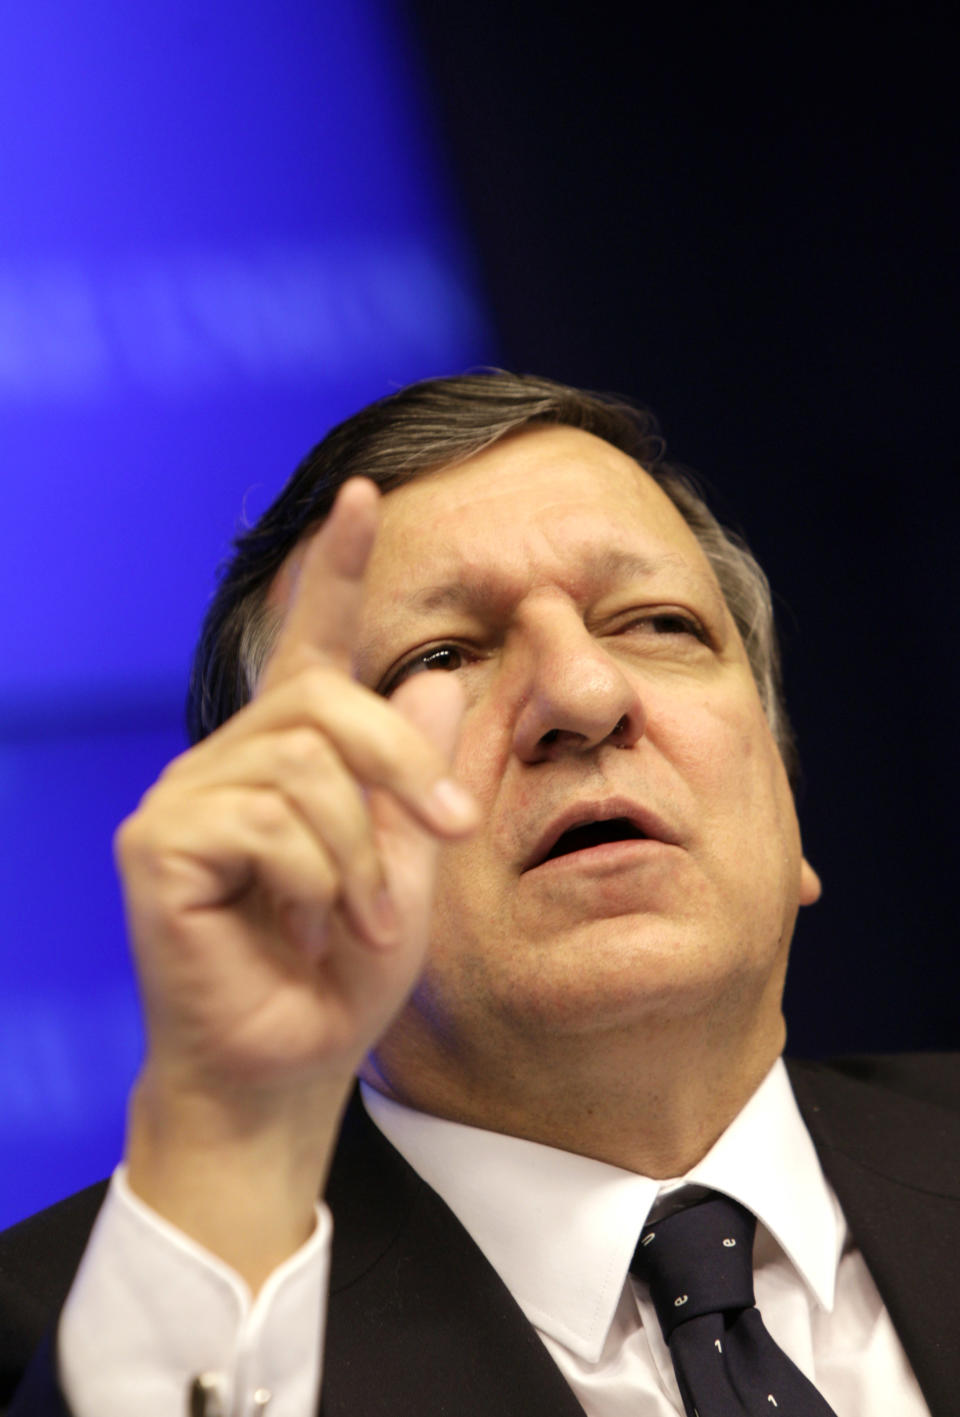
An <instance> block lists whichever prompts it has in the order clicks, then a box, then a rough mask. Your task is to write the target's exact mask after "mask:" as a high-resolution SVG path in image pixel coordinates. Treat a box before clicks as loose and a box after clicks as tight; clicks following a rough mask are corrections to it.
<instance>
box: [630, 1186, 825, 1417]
mask: <svg viewBox="0 0 960 1417" xmlns="http://www.w3.org/2000/svg"><path fill="white" fill-rule="evenodd" d="M756 1224H757V1222H756V1217H755V1216H753V1215H751V1213H750V1211H749V1210H745V1209H744V1207H743V1206H742V1205H738V1204H737V1202H736V1201H732V1200H728V1199H727V1197H726V1196H721V1195H717V1194H716V1193H714V1194H713V1195H711V1196H710V1197H709V1199H707V1200H705V1201H702V1202H701V1203H700V1204H698V1205H692V1206H688V1207H687V1209H685V1210H680V1211H677V1212H676V1213H675V1214H673V1215H669V1216H666V1217H665V1218H664V1219H663V1220H658V1221H656V1222H655V1223H653V1224H651V1225H648V1226H647V1228H646V1229H645V1230H644V1232H643V1234H642V1235H641V1236H640V1241H639V1244H638V1245H637V1248H636V1252H635V1254H634V1257H633V1263H632V1265H631V1266H630V1268H631V1271H632V1272H633V1273H634V1274H635V1275H637V1276H638V1278H641V1279H644V1280H646V1282H647V1283H648V1284H649V1286H650V1297H651V1299H652V1300H653V1304H654V1308H655V1309H656V1311H657V1318H658V1319H659V1320H660V1327H661V1328H662V1329H663V1336H664V1338H665V1339H666V1341H667V1344H668V1345H669V1348H670V1356H671V1358H672V1359H673V1367H674V1371H675V1372H676V1375H677V1383H678V1385H679V1388H680V1395H681V1397H682V1398H683V1406H684V1411H685V1412H686V1414H687V1417H836V1413H835V1412H834V1410H833V1408H832V1407H831V1406H830V1405H829V1403H828V1402H826V1401H825V1400H824V1398H822V1397H821V1396H820V1394H819V1393H818V1392H817V1390H816V1388H815V1387H814V1386H813V1384H812V1383H810V1382H809V1381H808V1379H807V1378H805V1377H804V1375H803V1373H801V1371H800V1369H799V1368H798V1367H797V1366H796V1365H795V1364H794V1363H792V1362H791V1360H790V1359H789V1358H788V1357H787V1355H786V1353H784V1351H783V1349H782V1348H780V1347H779V1346H778V1345H777V1344H776V1343H774V1341H773V1339H772V1338H771V1337H770V1335H769V1333H768V1332H767V1330H766V1328H765V1327H764V1324H763V1320H762V1319H761V1317H760V1311H759V1309H758V1308H757V1307H756V1304H755V1301H754V1297H753V1235H754V1230H755V1229H756Z"/></svg>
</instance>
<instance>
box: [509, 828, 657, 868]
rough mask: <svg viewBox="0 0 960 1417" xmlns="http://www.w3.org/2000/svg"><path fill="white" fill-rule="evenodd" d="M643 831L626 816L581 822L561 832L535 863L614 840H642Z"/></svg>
mask: <svg viewBox="0 0 960 1417" xmlns="http://www.w3.org/2000/svg"><path fill="white" fill-rule="evenodd" d="M643 840H645V833H644V832H642V831H641V830H640V828H639V827H638V826H637V825H636V824H635V823H634V822H631V821H630V819H629V818H628V817H611V818H609V820H607V821H603V822H583V823H582V824H581V825H580V826H576V827H569V828H568V829H567V831H565V832H562V833H561V835H560V836H559V837H557V840H556V841H555V842H554V843H553V845H552V846H551V847H550V849H549V851H547V853H546V854H545V855H544V856H543V857H542V858H541V860H540V861H538V862H537V863H536V864H537V865H538V866H542V865H543V863H544V862H545V861H553V860H555V859H556V857H558V856H569V855H570V854H571V853H572V852H574V851H589V850H590V848H591V847H592V846H605V845H606V844H607V843H608V842H614V841H643Z"/></svg>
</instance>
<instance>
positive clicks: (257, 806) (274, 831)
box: [243, 792, 290, 839]
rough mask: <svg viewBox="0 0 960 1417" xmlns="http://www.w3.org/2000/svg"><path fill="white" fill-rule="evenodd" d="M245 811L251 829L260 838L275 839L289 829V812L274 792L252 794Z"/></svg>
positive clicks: (245, 804) (246, 803)
mask: <svg viewBox="0 0 960 1417" xmlns="http://www.w3.org/2000/svg"><path fill="white" fill-rule="evenodd" d="M243 810H244V814H245V816H246V820H247V823H248V824H249V827H250V829H251V830H252V831H254V832H256V834H257V835H258V836H262V837H266V838H268V839H275V838H276V837H279V836H281V835H283V834H284V833H285V832H286V830H287V828H288V827H289V824H290V813H289V810H288V809H287V807H286V805H285V803H284V802H283V799H282V798H281V797H279V796H277V794H276V793H274V792H253V793H250V794H249V796H248V799H247V801H246V802H245V803H244V808H243Z"/></svg>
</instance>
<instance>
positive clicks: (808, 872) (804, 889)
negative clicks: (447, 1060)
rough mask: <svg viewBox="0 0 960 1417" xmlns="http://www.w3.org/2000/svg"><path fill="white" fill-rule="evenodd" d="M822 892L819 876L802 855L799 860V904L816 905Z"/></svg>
mask: <svg viewBox="0 0 960 1417" xmlns="http://www.w3.org/2000/svg"><path fill="white" fill-rule="evenodd" d="M822 892H823V886H822V885H821V884H820V877H819V876H818V875H817V873H816V871H815V870H814V869H813V867H812V866H811V865H810V862H809V861H808V860H807V858H806V857H805V856H804V858H803V860H802V861H801V862H800V904H801V905H816V903H817V901H818V900H819V899H820V896H821V894H822Z"/></svg>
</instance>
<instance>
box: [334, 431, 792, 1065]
mask: <svg viewBox="0 0 960 1417" xmlns="http://www.w3.org/2000/svg"><path fill="white" fill-rule="evenodd" d="M357 663H358V671H359V674H360V677H361V679H362V680H363V681H364V682H366V683H368V684H370V685H371V686H372V687H378V688H380V689H382V690H385V691H387V692H389V691H390V690H391V689H393V688H395V687H396V686H397V684H399V683H400V682H402V680H403V678H404V677H406V676H408V675H409V674H412V673H416V672H420V671H421V670H423V669H430V668H437V669H445V670H447V671H448V672H450V673H454V674H456V675H457V677H458V679H459V680H460V682H461V683H462V686H463V691H464V695H465V699H466V712H465V716H464V720H463V727H462V731H461V736H460V741H459V746H458V750H457V755H456V761H455V770H456V774H457V776H458V777H459V778H460V779H461V780H462V781H463V782H465V783H466V784H467V785H468V786H469V787H470V788H471V789H472V791H473V793H474V794H475V796H476V798H477V799H478V801H479V803H480V805H481V808H482V814H483V816H482V822H481V825H480V827H479V830H478V831H477V833H476V834H475V835H474V836H473V837H472V838H471V839H469V840H468V841H465V842H462V843H458V844H453V845H446V846H444V847H443V848H442V849H441V853H440V862H439V872H438V880H437V889H436V898H435V906H434V917H433V935H432V942H431V950H430V955H429V960H428V964H427V968H426V971H425V974H424V976H423V979H422V981H421V983H420V984H419V986H418V988H417V990H416V991H415V993H414V995H413V997H412V999H411V1000H410V1002H409V1003H408V1005H407V1006H406V1008H405V1010H404V1012H403V1013H402V1014H401V1016H400V1019H399V1020H398V1023H397V1024H396V1025H395V1026H394V1029H393V1030H392V1032H391V1033H390V1034H388V1035H387V1039H386V1040H385V1042H384V1044H383V1046H382V1049H381V1054H382V1059H383V1062H384V1066H385V1067H386V1068H387V1070H388V1071H392V1072H393V1073H394V1075H395V1076H399V1077H401V1078H402V1075H403V1072H404V1069H405V1068H406V1067H407V1066H408V1065H409V1066H410V1067H413V1066H415V1060H417V1059H422V1058H423V1057H424V1056H429V1055H430V1054H431V1052H433V1054H434V1055H443V1056H446V1057H447V1059H448V1061H449V1060H452V1059H454V1058H456V1059H458V1062H457V1063H456V1064H455V1066H460V1065H462V1066H464V1067H465V1068H466V1069H467V1070H468V1071H470V1070H471V1069H472V1070H474V1071H475V1072H477V1073H478V1074H479V1072H480V1071H482V1068H483V1066H484V1056H485V1052H487V1051H489V1050H490V1049H492V1048H502V1047H503V1046H504V1045H505V1043H507V1042H509V1040H510V1039H511V1038H516V1039H519V1038H521V1037H523V1038H526V1039H527V1040H530V1039H536V1038H538V1037H540V1038H544V1039H546V1038H548V1037H550V1038H552V1039H556V1038H557V1037H559V1036H561V1035H569V1036H573V1035H577V1034H579V1035H581V1036H582V1035H583V1034H584V1033H588V1034H592V1035H594V1036H596V1035H597V1033H598V1032H602V1031H603V1030H609V1029H621V1030H622V1029H623V1028H625V1027H627V1028H635V1027H637V1026H643V1024H644V1021H645V1020H646V1021H647V1022H648V1023H651V1024H652V1023H653V1022H654V1021H656V1020H657V1019H659V1020H660V1021H662V1020H663V1019H665V1018H669V1017H670V1016H671V1015H674V1016H676V1015H678V1014H681V1013H685V1014H688V1015H689V1014H695V1013H697V1012H698V1011H704V1010H705V1009H707V1008H708V1007H709V1005H710V1001H711V1000H715V999H718V998H723V999H729V1000H731V1001H738V1006H740V1007H743V1008H746V1009H748V1010H750V1009H752V1010H759V1011H766V1012H767V1013H769V1014H770V1015H771V1019H772V1018H774V1017H775V1019H776V1020H777V1022H779V997H780V990H781V987H782V976H783V971H784V968H785V963H786V953H787V947H788V944H789V940H790V936H791V933H792V929H793V924H794V919H795V916H796V911H797V906H798V904H800V903H804V902H806V901H808V900H812V899H815V898H816V893H817V884H816V878H815V877H814V875H813V873H812V872H811V871H810V869H809V867H807V866H806V865H805V863H804V862H803V860H802V855H801V848H800V838H799V831H798V827H797V820H796V816H795V812H794V806H793V799H792V796H791V793H790V790H789V787H788V784H787V781H786V778H785V774H784V770H783V765H782V763H781V759H780V756H779V753H778V751H777V749H776V746H775V744H774V742H773V740H772V737H771V734H770V731H769V728H768V725H767V721H766V719H765V717H764V714H763V710H762V708H761V705H760V701H759V698H758V694H757V690H756V686H755V684H754V680H753V677H752V675H751V672H750V668H749V665H748V662H747V657H746V653H745V651H744V648H743V644H742V642H741V640H740V637H739V635H738V633H737V631H736V628H735V626H734V623H733V621H732V619H731V616H730V613H729V611H728V610H727V608H726V606H725V603H724V601H723V597H722V595H721V593H720V591H719V588H718V586H717V583H716V580H715V577H714V575H713V572H712V571H711V569H710V567H709V564H708V562H707V561H706V559H705V557H704V555H703V553H702V551H701V550H700V547H699V546H698V544H697V542H696V540H695V538H694V536H693V534H692V533H691V531H690V530H689V528H688V527H687V525H686V524H685V522H684V521H683V519H682V518H681V516H680V514H679V513H678V512H677V510H676V509H675V508H674V506H673V505H672V504H671V502H670V501H669V499H668V498H667V497H666V496H665V495H664V494H663V493H662V492H661V491H660V489H659V488H658V487H657V486H656V484H655V483H654V482H653V480H652V479H651V478H650V477H649V476H648V475H647V474H646V473H644V472H643V471H642V470H640V469H639V468H638V467H637V465H636V463H634V462H633V461H632V460H631V459H630V458H628V457H627V456H626V455H624V454H623V453H621V452H619V451H617V450H616V449H614V448H613V447H611V446H610V445H608V444H606V443H604V442H603V441H601V440H600V439H598V438H595V437H593V436H592V435H591V434H587V433H583V432H580V431H578V430H575V429H571V428H563V427H561V428H555V429H544V430H533V431H527V432H525V433H522V434H520V435H518V436H515V437H513V438H511V439H509V440H506V441H504V442H501V443H499V444H497V445H495V446H493V447H492V448H490V449H488V450H487V451H485V452H483V453H481V454H479V455H478V456H476V457H474V458H471V459H470V460H469V461H467V462H465V463H463V464H461V465H459V466H456V467H452V468H448V469H445V470H442V471H440V472H436V473H431V474H428V475H426V476H423V477H421V478H419V479H417V480H415V481H413V482H411V483H409V484H407V485H405V486H403V487H401V488H399V489H397V490H395V491H393V492H391V493H389V495H388V496H387V497H386V498H385V499H384V502H383V507H382V523H381V532H380V535H379V538H378V541H377V544H376V548H375V550H374V554H373V557H372V560H371V564H370V568H369V576H368V582H367V591H366V594H365V600H364V613H363V619H362V628H361V636H360V645H359V652H358V658H357ZM598 819H613V825H612V826H611V825H609V824H608V827H606V828H597V827H589V826H588V827H587V829H586V830H584V831H583V832H582V833H575V834H572V835H568V836H567V835H560V834H561V833H562V832H565V831H570V830H572V829H574V828H577V827H580V826H582V825H584V824H589V823H594V822H596V821H597V820H598ZM608 834H609V835H610V836H612V837H613V838H619V839H614V840H608V839H607V835H608ZM558 836H559V838H560V839H559V842H558V843H556V842H555V839H556V838H557V837H558ZM555 846H556V852H554V847H555ZM577 848H579V849H577ZM731 1007H733V1003H732V1002H731ZM451 1065H454V1064H452V1063H451Z"/></svg>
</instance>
